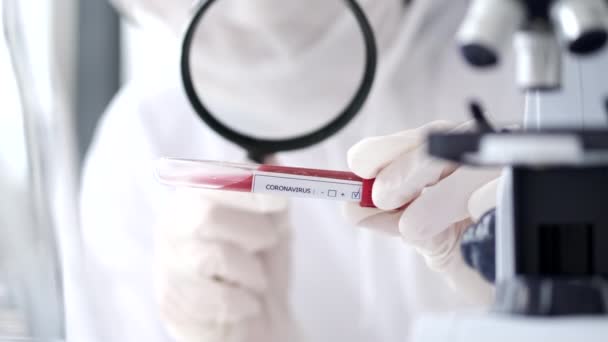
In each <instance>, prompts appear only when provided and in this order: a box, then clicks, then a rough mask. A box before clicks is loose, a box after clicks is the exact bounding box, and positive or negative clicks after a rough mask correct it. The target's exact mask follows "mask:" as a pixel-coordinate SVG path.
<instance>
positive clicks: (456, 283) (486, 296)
mask: <svg viewBox="0 0 608 342" xmlns="http://www.w3.org/2000/svg"><path fill="white" fill-rule="evenodd" d="M442 274H443V276H444V277H445V278H446V280H447V281H448V284H449V285H450V286H451V287H452V288H453V289H455V290H456V291H457V292H458V293H459V294H461V296H463V298H465V300H466V301H468V302H469V303H470V304H472V305H476V306H479V307H488V306H489V305H491V304H492V301H493V300H494V286H493V285H492V284H491V283H489V282H487V281H486V280H485V279H484V278H483V277H482V276H481V275H480V274H479V272H477V271H476V270H474V269H473V268H471V267H469V266H468V265H467V264H466V263H465V261H464V259H463V257H462V254H460V253H456V254H455V255H454V257H453V258H452V259H451V260H450V263H449V264H448V265H446V266H445V267H444V271H443V272H442Z"/></svg>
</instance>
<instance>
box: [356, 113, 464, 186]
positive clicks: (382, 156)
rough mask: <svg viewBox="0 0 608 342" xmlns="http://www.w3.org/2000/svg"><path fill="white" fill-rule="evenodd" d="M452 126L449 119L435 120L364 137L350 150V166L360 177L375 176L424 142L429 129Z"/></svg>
mask: <svg viewBox="0 0 608 342" xmlns="http://www.w3.org/2000/svg"><path fill="white" fill-rule="evenodd" d="M451 127H453V124H450V123H449V122H447V121H433V122H430V123H428V124H426V125H424V126H422V127H420V128H417V129H413V130H408V131H404V132H401V133H397V134H394V135H388V136H381V137H372V138H367V139H364V140H362V141H360V142H359V143H357V144H355V145H354V146H353V147H351V148H350V150H349V151H348V154H347V159H348V166H349V168H350V169H351V170H352V171H353V172H354V173H355V174H357V175H358V176H359V177H362V178H365V179H371V178H375V177H376V175H377V174H378V172H380V170H382V169H383V168H384V167H386V166H387V165H389V164H390V163H391V162H392V161H393V160H395V158H397V157H398V156H400V155H401V154H404V153H407V152H410V151H412V150H414V149H416V148H417V147H418V146H420V145H421V144H423V143H424V139H426V134H427V133H428V132H429V131H431V130H440V129H449V128H451Z"/></svg>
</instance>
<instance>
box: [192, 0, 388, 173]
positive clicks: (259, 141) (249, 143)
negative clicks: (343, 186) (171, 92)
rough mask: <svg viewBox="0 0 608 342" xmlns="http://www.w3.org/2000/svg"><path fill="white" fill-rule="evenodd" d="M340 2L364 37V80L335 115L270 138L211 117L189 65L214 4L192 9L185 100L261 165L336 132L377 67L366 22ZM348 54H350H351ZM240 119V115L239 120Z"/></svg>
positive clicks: (225, 116)
mask: <svg viewBox="0 0 608 342" xmlns="http://www.w3.org/2000/svg"><path fill="white" fill-rule="evenodd" d="M343 1H344V4H345V5H346V7H348V9H350V11H351V12H352V15H353V17H354V19H355V20H356V23H357V25H358V26H359V29H360V32H361V34H362V37H363V44H364V48H365V53H364V55H365V62H364V69H363V77H362V78H361V81H360V83H359V85H358V87H357V88H356V90H355V92H354V95H353V96H352V98H351V99H350V101H349V102H348V103H347V104H346V105H345V106H344V107H342V109H338V110H337V114H335V115H323V116H320V115H318V114H319V113H311V117H313V118H315V117H316V119H315V120H309V121H308V122H307V123H306V124H301V125H295V126H298V127H295V126H294V127H292V129H289V130H287V131H286V132H282V133H281V134H278V133H275V134H273V131H274V130H273V129H271V128H268V127H266V128H265V127H262V126H263V125H249V126H247V125H245V124H243V121H242V120H238V119H235V118H236V117H237V116H235V115H230V113H221V112H220V111H216V113H213V112H212V111H211V110H210V107H209V106H208V105H206V104H205V103H204V102H203V100H202V96H201V95H200V93H202V92H201V91H200V87H197V84H196V82H195V77H194V76H193V74H194V72H193V69H194V68H193V65H192V64H193V63H194V62H196V61H195V60H194V59H193V58H192V56H194V54H193V53H192V51H193V45H194V42H195V36H196V35H197V32H198V28H199V25H200V24H201V22H202V19H203V18H204V17H205V15H206V14H208V12H209V9H210V8H211V7H212V6H213V5H214V4H215V3H216V2H217V0H207V1H201V3H200V4H199V5H198V7H197V8H196V9H195V12H194V15H193V17H192V19H191V21H190V23H189V25H188V28H187V30H186V34H185V36H184V39H183V43H182V54H181V76H182V82H183V86H184V89H185V92H186V96H187V98H188V100H189V102H190V103H191V105H192V107H193V109H194V111H195V112H196V114H197V115H198V116H199V117H200V119H201V120H202V121H203V122H205V124H207V125H208V126H209V127H210V128H211V129H213V130H214V131H215V132H217V133H218V134H219V135H221V136H222V137H223V138H225V139H227V140H229V141H231V142H233V143H235V144H237V145H238V146H240V147H242V148H244V149H245V150H246V151H247V153H248V156H249V158H250V159H251V160H253V161H256V162H258V163H262V162H263V160H264V159H265V158H266V157H267V156H269V155H272V154H274V153H277V152H282V151H291V150H297V149H302V148H305V147H309V146H312V145H314V144H317V143H319V142H321V141H323V140H325V139H327V138H329V137H331V136H332V135H334V134H336V133H337V132H339V131H340V130H341V129H342V128H344V127H345V126H346V125H347V124H348V123H349V122H351V120H352V119H353V118H354V117H355V116H356V115H357V114H358V113H359V111H360V110H361V108H362V106H363V105H364V103H365V102H366V100H367V97H368V96H369V93H370V90H371V88H372V85H373V82H374V78H375V74H376V65H377V47H376V40H375V37H374V33H373V29H372V27H371V25H370V23H369V20H368V19H367V17H366V15H365V13H364V12H363V10H362V8H361V6H360V5H359V4H358V3H357V1H356V0H343ZM199 34H200V33H199ZM347 53H352V51H348V52H347ZM311 101H312V99H311ZM252 112H255V110H254V109H252ZM244 114H251V115H250V116H249V118H250V119H249V120H250V121H249V122H250V123H251V122H253V121H251V120H255V119H256V117H255V115H256V114H255V113H253V114H252V113H244ZM242 117H243V116H242V115H241V116H240V118H242ZM292 119H295V118H292ZM252 126H256V127H252Z"/></svg>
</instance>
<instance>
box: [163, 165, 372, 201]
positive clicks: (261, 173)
mask: <svg viewBox="0 0 608 342" xmlns="http://www.w3.org/2000/svg"><path fill="white" fill-rule="evenodd" d="M156 175H157V178H158V179H159V181H160V182H161V183H164V184H167V185H171V186H186V187H194V188H203V189H212V190H226V191H240V192H254V193H269V194H276V195H284V196H291V197H304V198H321V199H328V200H337V201H351V202H358V203H360V205H361V206H363V207H374V205H373V202H372V200H371V189H372V186H373V180H365V179H362V178H360V177H358V176H356V175H355V174H354V173H351V172H346V171H333V170H319V169H305V168H297V167H287V166H276V165H256V164H238V163H228V162H217V161H196V160H184V159H168V158H163V159H160V160H158V161H157V164H156Z"/></svg>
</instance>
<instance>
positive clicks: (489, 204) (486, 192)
mask: <svg viewBox="0 0 608 342" xmlns="http://www.w3.org/2000/svg"><path fill="white" fill-rule="evenodd" d="M499 181H500V179H499V178H497V179H495V180H493V181H491V182H489V183H488V184H486V185H484V186H482V187H481V188H480V189H478V190H477V191H475V192H474V193H473V195H471V198H470V199H469V204H468V206H469V213H470V214H471V218H472V219H473V222H477V221H479V219H480V218H481V217H482V216H483V215H485V214H486V213H487V212H488V211H489V210H491V209H493V208H496V200H497V193H498V184H499Z"/></svg>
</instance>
